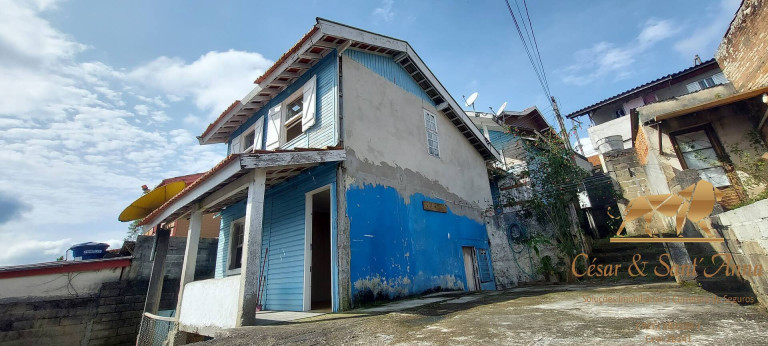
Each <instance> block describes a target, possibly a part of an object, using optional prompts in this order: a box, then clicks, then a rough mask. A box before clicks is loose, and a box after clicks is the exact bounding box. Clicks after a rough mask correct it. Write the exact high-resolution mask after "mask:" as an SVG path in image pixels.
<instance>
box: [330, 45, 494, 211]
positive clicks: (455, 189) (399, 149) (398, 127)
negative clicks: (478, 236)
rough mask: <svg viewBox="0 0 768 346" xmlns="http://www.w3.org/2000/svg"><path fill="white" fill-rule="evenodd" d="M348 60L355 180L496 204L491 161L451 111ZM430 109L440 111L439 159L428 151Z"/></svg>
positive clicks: (349, 143) (347, 111)
mask: <svg viewBox="0 0 768 346" xmlns="http://www.w3.org/2000/svg"><path fill="white" fill-rule="evenodd" d="M342 65H343V69H344V70H343V71H344V72H343V77H344V78H343V82H344V101H343V102H344V145H345V147H346V148H347V150H348V153H347V163H348V164H347V169H348V176H349V177H351V178H354V179H355V181H354V183H355V184H364V183H369V184H384V185H387V186H393V187H396V188H397V189H398V192H399V193H400V194H401V195H403V196H404V197H405V198H406V200H407V199H408V196H410V195H412V194H414V193H422V194H425V195H430V196H434V197H439V198H444V199H449V200H457V201H458V200H461V201H465V202H467V203H470V204H473V205H476V206H478V207H480V208H485V207H488V206H489V205H490V204H491V203H492V201H491V192H490V187H489V186H488V179H487V177H488V174H487V172H486V168H485V161H484V160H483V158H482V156H481V155H480V153H478V152H477V150H475V149H474V147H473V146H472V145H471V144H470V143H469V141H467V140H466V139H465V138H464V136H463V135H462V134H461V132H459V130H458V129H457V128H456V127H455V126H454V125H453V124H452V123H451V121H450V120H448V118H447V117H446V116H444V115H443V114H442V113H441V112H439V111H438V110H437V109H435V107H434V106H433V105H432V104H430V103H428V102H426V101H424V100H423V99H422V98H420V97H418V96H416V95H414V94H412V93H409V92H407V91H405V90H404V89H402V88H400V87H399V86H397V85H395V84H394V83H391V82H390V81H388V80H387V79H385V78H383V77H381V76H379V75H377V74H375V73H374V72H373V71H371V70H368V69H367V68H366V67H364V66H363V65H361V64H359V63H358V62H356V61H354V60H352V59H350V58H348V57H346V56H344V57H343V62H342ZM424 110H427V111H429V112H431V113H432V114H435V115H436V116H437V128H438V136H439V141H440V157H439V158H437V157H434V156H431V155H430V154H429V153H428V152H427V134H426V130H425V125H424ZM403 179H406V180H405V181H403ZM474 214H475V215H474V216H475V217H476V218H477V220H479V221H480V222H482V218H481V216H480V214H479V213H474Z"/></svg>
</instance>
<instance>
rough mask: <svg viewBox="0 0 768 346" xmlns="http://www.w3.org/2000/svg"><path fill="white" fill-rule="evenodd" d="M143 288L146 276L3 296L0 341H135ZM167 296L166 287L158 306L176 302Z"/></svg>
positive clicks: (52, 343)
mask: <svg viewBox="0 0 768 346" xmlns="http://www.w3.org/2000/svg"><path fill="white" fill-rule="evenodd" d="M173 283H174V282H170V283H169V284H170V285H167V286H166V287H168V288H171V287H173V285H172V284H173ZM175 283H176V286H177V287H178V281H176V282H175ZM146 293H147V282H146V281H143V282H137V281H134V282H127V281H120V282H108V283H104V284H103V285H102V286H101V288H100V290H99V291H98V292H96V294H95V295H92V296H70V297H58V298H51V299H47V300H37V299H33V300H29V299H27V300H16V301H5V302H3V303H0V344H3V345H23V346H26V345H30V344H33V345H78V344H80V345H134V344H135V342H136V334H137V333H138V328H139V324H140V322H141V314H142V311H143V310H144V300H145V297H146ZM171 300H175V295H173V293H172V292H168V291H167V290H164V292H163V299H162V301H161V309H162V308H168V306H172V305H174V304H173V302H172V301H171Z"/></svg>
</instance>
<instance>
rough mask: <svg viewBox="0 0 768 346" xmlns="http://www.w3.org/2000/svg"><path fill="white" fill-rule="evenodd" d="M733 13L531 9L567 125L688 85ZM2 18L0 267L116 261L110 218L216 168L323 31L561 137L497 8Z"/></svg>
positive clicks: (651, 5)
mask: <svg viewBox="0 0 768 346" xmlns="http://www.w3.org/2000/svg"><path fill="white" fill-rule="evenodd" d="M521 2H522V1H521ZM513 4H514V2H513ZM738 4H739V1H738V0H723V1H701V0H696V1H693V0H691V1H674V2H669V1H632V2H629V1H613V0H606V1H589V2H582V1H551V0H542V1H530V3H529V4H528V5H529V10H530V16H531V20H532V22H533V25H534V29H535V30H536V31H535V32H536V37H537V41H538V45H539V49H540V51H541V56H542V60H543V64H544V67H545V69H546V73H547V76H548V79H549V84H550V88H551V90H552V94H553V95H555V96H556V97H557V98H558V100H559V102H560V107H561V110H562V111H563V113H570V112H571V111H574V110H576V109H579V108H581V107H584V106H587V105H589V104H592V103H594V102H596V101H598V100H601V99H603V98H606V97H608V96H612V95H614V94H616V93H618V92H620V91H623V90H626V89H629V88H632V87H634V86H636V85H638V84H641V83H644V82H646V81H649V80H651V79H655V78H657V77H659V76H662V75H665V74H668V73H671V72H676V71H679V70H681V69H683V68H686V67H688V66H690V65H691V64H692V62H693V56H694V54H699V55H700V56H701V57H702V59H708V58H711V57H712V56H713V54H714V51H715V49H716V48H717V45H718V43H719V41H720V39H721V38H722V35H723V33H724V32H725V29H726V28H727V25H728V23H729V22H730V19H731V17H732V16H733V13H734V12H735V10H736V8H737V7H738ZM0 8H2V11H0V244H2V246H1V247H0V265H11V264H21V263H31V262H40V261H49V260H53V259H55V258H56V257H58V256H60V255H63V254H64V252H65V250H66V249H67V248H69V246H71V245H72V244H76V243H80V242H85V241H103V242H109V243H110V244H113V245H118V244H120V243H121V239H122V238H123V237H124V236H125V233H126V230H127V225H126V224H124V223H120V222H118V221H117V215H118V214H119V213H120V211H122V209H123V208H124V207H125V206H127V205H128V204H129V203H130V202H131V201H133V200H134V199H135V198H137V197H138V196H139V195H140V193H141V189H140V186H141V185H143V184H147V185H150V186H155V185H157V184H158V183H159V182H160V180H162V179H163V178H165V177H173V176H178V175H184V174H190V173H196V172H202V171H205V170H207V169H208V168H210V167H211V166H212V165H214V164H215V163H216V162H218V161H219V160H220V159H222V158H223V156H224V154H225V151H226V149H225V148H224V145H213V146H200V145H198V144H197V140H196V139H195V136H196V135H199V134H201V133H202V131H203V129H204V128H205V126H206V125H207V124H208V123H210V122H211V121H212V120H213V119H215V117H216V116H217V115H218V114H219V113H220V112H221V111H222V110H224V109H225V108H226V107H227V106H228V105H229V104H230V103H231V102H232V101H233V100H235V99H239V98H241V97H242V96H244V95H245V94H246V93H247V92H248V91H249V90H250V89H251V88H252V87H253V84H252V81H253V80H254V79H255V78H256V77H257V76H259V75H260V74H261V73H262V72H263V71H264V70H265V69H267V68H268V67H269V66H270V65H271V63H272V62H273V61H274V60H275V59H277V58H278V57H279V56H280V55H281V54H282V53H283V52H285V51H286V50H287V49H288V48H290V46H291V45H293V43H295V42H296V41H297V40H298V39H299V38H300V37H301V36H302V35H303V34H304V33H305V32H307V31H308V30H309V28H310V27H311V26H312V25H313V24H314V23H315V17H317V16H320V17H324V18H328V19H331V20H335V21H339V22H343V23H347V24H350V25H353V26H357V27H360V28H363V29H367V30H370V31H374V32H379V33H382V34H385V35H389V36H394V37H398V38H401V39H405V40H407V41H409V42H410V43H411V45H412V46H413V47H414V48H415V49H416V51H417V52H418V53H419V55H420V56H421V57H422V58H423V59H424V60H425V62H426V63H427V64H428V65H429V67H430V69H431V70H432V71H433V72H434V73H435V74H436V75H437V76H438V78H439V79H440V80H441V82H442V83H443V84H444V85H445V86H446V87H447V89H448V90H449V91H450V92H451V93H452V94H453V96H454V98H455V99H457V100H461V96H462V95H469V94H470V93H472V92H475V91H478V92H479V93H480V97H479V98H478V101H477V109H478V110H485V109H488V107H489V106H492V107H494V108H496V107H498V106H499V105H500V104H501V103H503V102H508V103H509V106H508V108H507V109H510V110H522V109H524V108H527V107H529V106H531V105H537V106H538V107H539V108H540V109H542V111H543V112H544V113H545V115H546V117H547V118H548V119H549V120H550V121H551V120H552V119H553V118H552V111H551V108H550V107H549V106H548V105H547V102H546V98H545V96H544V94H543V92H542V91H541V89H540V87H539V86H538V82H537V80H536V76H535V74H534V73H533V70H532V68H531V67H530V65H529V63H528V59H527V56H526V55H525V54H524V52H523V50H522V46H521V43H520V41H519V38H518V37H517V33H516V31H515V28H514V24H513V22H512V20H511V17H510V16H509V13H508V12H507V11H506V4H505V3H504V2H503V1H502V0H498V1H490V0H489V1H455V2H454V1H407V2H406V1H402V0H383V1H382V0H375V1H355V2H349V3H343V2H341V1H335V0H323V1H307V2H305V3H304V4H301V5H300V6H299V5H296V4H294V3H292V2H283V1H216V2H213V1H206V2H203V1H181V0H169V1H143V0H134V1H121V2H116V1H100V0H79V1H57V0H26V1H24V0H0ZM580 134H581V136H582V137H586V131H585V129H582V130H581V132H580ZM587 142H588V141H587Z"/></svg>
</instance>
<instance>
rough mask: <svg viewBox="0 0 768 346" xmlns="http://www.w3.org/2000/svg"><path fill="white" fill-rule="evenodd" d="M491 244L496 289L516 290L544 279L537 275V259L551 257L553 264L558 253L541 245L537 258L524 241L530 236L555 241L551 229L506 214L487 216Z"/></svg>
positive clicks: (510, 213)
mask: <svg viewBox="0 0 768 346" xmlns="http://www.w3.org/2000/svg"><path fill="white" fill-rule="evenodd" d="M485 225H486V228H487V230H488V238H489V240H490V244H491V258H492V259H493V271H494V275H495V278H496V287H497V288H498V289H504V288H510V287H515V286H518V285H520V284H522V283H525V282H532V281H538V280H541V279H542V278H543V276H542V275H541V274H539V273H538V272H537V268H539V266H540V265H541V260H540V258H543V257H544V256H550V257H551V258H552V260H553V264H556V262H557V258H558V255H557V254H558V251H557V248H556V246H555V245H554V244H540V245H538V247H539V255H538V256H537V255H536V252H535V251H534V250H533V249H532V248H531V246H529V245H527V244H526V243H525V242H524V241H523V239H524V238H525V237H530V236H536V235H540V236H545V237H547V238H549V239H554V238H555V234H554V230H553V228H552V227H549V226H543V225H541V224H539V223H538V222H536V221H535V220H533V219H530V218H522V217H520V216H519V215H517V213H514V212H508V213H502V214H497V215H494V216H489V217H487V218H486V221H485Z"/></svg>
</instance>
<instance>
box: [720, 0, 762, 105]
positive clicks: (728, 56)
mask: <svg viewBox="0 0 768 346" xmlns="http://www.w3.org/2000/svg"><path fill="white" fill-rule="evenodd" d="M767 6H768V1H766V0H744V1H743V2H742V4H741V7H740V8H739V10H738V11H737V12H736V16H735V17H734V19H733V21H732V22H731V26H730V28H729V30H728V33H727V34H726V35H725V37H724V38H723V41H722V42H721V43H720V47H719V48H718V49H717V53H716V54H715V59H717V62H718V64H719V65H720V68H721V69H722V70H723V72H724V73H725V76H726V77H728V79H729V80H730V81H731V82H732V83H733V85H734V86H735V87H736V89H737V90H739V91H746V90H751V89H757V88H760V87H763V86H768V7H767Z"/></svg>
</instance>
